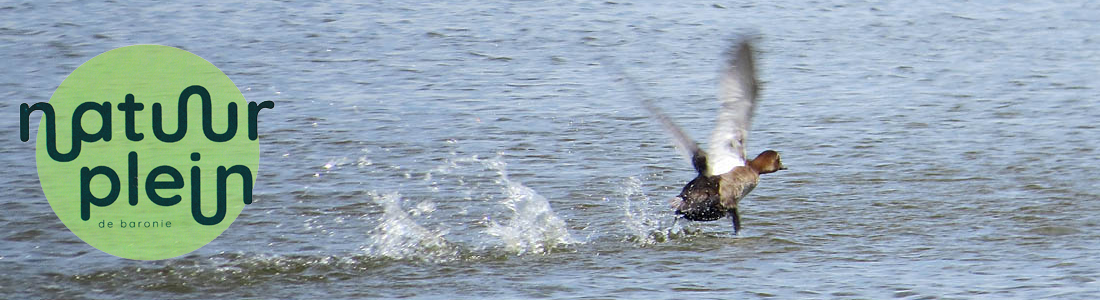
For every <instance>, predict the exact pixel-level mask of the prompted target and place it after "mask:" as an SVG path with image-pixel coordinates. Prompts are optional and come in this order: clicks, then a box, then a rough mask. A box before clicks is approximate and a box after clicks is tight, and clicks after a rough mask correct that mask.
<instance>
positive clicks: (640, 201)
mask: <svg viewBox="0 0 1100 300" xmlns="http://www.w3.org/2000/svg"><path fill="white" fill-rule="evenodd" d="M619 194H621V195H622V203H621V205H620V207H622V209H623V217H624V218H623V225H625V226H626V228H627V230H629V231H630V233H631V234H632V236H629V237H627V240H630V241H634V242H637V243H639V244H642V245H651V244H655V243H663V242H665V241H667V240H668V239H670V238H674V237H676V236H680V235H682V234H683V233H685V231H684V229H683V228H682V227H680V225H679V223H678V222H673V218H674V217H673V216H672V215H671V214H668V213H664V211H667V208H666V207H665V206H664V205H654V204H653V203H652V201H650V198H649V196H646V195H645V193H643V192H642V181H641V180H640V179H638V178H636V177H633V176H631V177H629V178H627V179H626V180H624V181H623V184H622V185H620V186H619ZM662 219H667V221H666V222H662ZM669 222H671V223H673V224H672V225H670V226H669V225H666V224H667V223H669Z"/></svg>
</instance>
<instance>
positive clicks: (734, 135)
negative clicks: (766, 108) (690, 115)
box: [707, 37, 757, 176]
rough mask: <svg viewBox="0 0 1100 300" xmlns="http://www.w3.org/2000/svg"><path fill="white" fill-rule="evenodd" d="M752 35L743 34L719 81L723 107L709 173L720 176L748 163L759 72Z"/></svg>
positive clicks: (711, 144)
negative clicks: (749, 137) (748, 140)
mask: <svg viewBox="0 0 1100 300" xmlns="http://www.w3.org/2000/svg"><path fill="white" fill-rule="evenodd" d="M749 39H750V38H749V37H741V38H740V39H739V40H738V41H737V42H736V43H735V44H734V45H733V48H731V49H730V50H729V52H728V53H727V54H726V55H727V56H728V60H729V61H728V63H727V65H726V66H725V68H724V69H723V72H722V75H721V78H720V79H719V81H718V99H719V100H721V102H722V108H721V109H720V110H719V112H718V122H717V124H715V127H714V131H712V132H711V135H710V141H709V143H707V144H708V147H707V175H710V176H714V175H721V174H724V173H726V172H729V171H730V170H733V168H735V167H739V166H744V165H745V139H747V138H748V135H749V126H750V125H751V124H752V113H753V109H754V106H755V103H756V90H757V85H756V71H755V69H754V66H753V64H754V63H753V57H752V47H751V46H750V45H749Z"/></svg>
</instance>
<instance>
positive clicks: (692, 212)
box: [643, 37, 786, 235]
mask: <svg viewBox="0 0 1100 300" xmlns="http://www.w3.org/2000/svg"><path fill="white" fill-rule="evenodd" d="M750 39H751V37H740V38H738V39H737V41H736V42H735V43H734V45H733V47H732V48H731V49H730V50H729V51H728V52H727V53H726V55H727V56H728V58H727V63H726V66H724V68H723V70H722V72H721V78H720V79H719V82H718V88H719V94H718V99H719V100H721V102H722V108H721V109H720V110H719V113H718V122H717V124H716V126H715V128H714V130H713V131H712V132H711V135H710V142H709V148H707V151H706V152H704V151H703V150H702V149H700V148H699V145H698V144H697V143H695V141H694V140H692V139H691V138H690V137H688V136H687V134H685V133H684V131H683V130H682V129H680V127H679V126H677V125H676V124H675V123H673V122H672V120H671V119H669V118H668V116H666V115H665V114H664V113H662V112H661V110H660V109H658V108H657V107H656V106H655V105H654V104H653V103H652V102H651V101H650V100H648V99H647V100H644V101H643V104H644V106H645V107H646V109H648V110H649V111H650V112H651V113H652V114H653V115H654V117H655V118H656V119H657V120H659V121H660V122H661V125H663V127H664V129H665V130H666V131H668V132H669V134H670V135H671V136H672V138H673V141H674V142H675V144H676V146H677V148H679V149H680V150H681V151H682V152H685V154H688V155H690V157H691V163H692V165H693V166H694V167H695V171H696V172H698V175H697V176H696V177H695V179H692V180H691V182H688V184H687V185H686V186H684V189H683V190H682V191H681V192H680V195H678V196H676V198H674V199H673V200H672V206H673V208H674V209H675V210H676V214H677V215H680V216H681V217H682V218H684V219H688V220H691V221H714V220H717V219H721V218H722V217H726V216H728V217H730V219H732V220H733V232H734V234H735V235H736V234H738V232H740V231H741V218H740V215H739V214H738V212H737V203H738V202H739V201H741V199H742V198H744V197H745V196H747V195H748V194H749V192H751V191H752V189H753V188H755V187H756V184H757V182H759V180H760V174H767V173H772V172H775V171H779V170H784V169H786V168H785V167H783V163H782V162H781V161H780V160H779V153H778V152H775V151H772V150H767V151H764V152H762V153H760V154H759V155H757V156H756V158H753V159H752V160H747V159H746V155H745V139H746V137H747V136H748V132H749V125H750V123H751V120H752V113H753V108H754V106H755V105H754V104H755V102H756V96H757V84H756V74H755V70H754V67H753V54H752V46H751V45H750Z"/></svg>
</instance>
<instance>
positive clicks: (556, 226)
mask: <svg viewBox="0 0 1100 300" xmlns="http://www.w3.org/2000/svg"><path fill="white" fill-rule="evenodd" d="M482 163H483V164H485V166H486V167H489V168H491V169H493V170H496V172H497V174H498V175H499V177H500V178H499V180H498V182H499V183H500V184H501V185H503V186H504V187H503V189H504V192H505V193H504V196H505V197H504V199H503V200H501V201H500V204H502V205H504V207H506V208H508V210H509V211H510V212H511V216H510V217H509V218H508V219H507V220H506V221H505V222H504V224H500V223H498V222H496V221H494V220H492V219H490V218H488V217H486V220H485V222H487V224H488V226H489V228H488V229H486V230H485V232H486V233H487V234H489V235H492V236H495V237H498V238H500V239H501V241H502V242H504V247H505V249H507V251H509V252H514V253H516V254H520V255H522V254H524V253H550V251H551V250H553V249H554V248H555V247H559V246H564V245H569V244H574V243H576V242H577V241H576V240H574V239H573V236H572V235H571V234H569V229H568V228H567V227H566V225H565V221H563V220H562V219H561V218H559V217H558V216H557V215H556V214H554V210H553V209H551V208H550V202H549V201H547V200H546V198H545V197H543V196H542V195H539V194H538V193H537V192H535V190H533V189H531V188H529V187H527V186H524V185H523V184H520V183H519V182H515V181H512V180H510V179H508V173H507V170H506V169H505V165H506V164H505V163H504V161H503V160H502V159H501V158H500V157H499V156H498V157H496V158H494V159H488V160H484V161H482Z"/></svg>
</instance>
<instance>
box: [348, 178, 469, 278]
mask: <svg viewBox="0 0 1100 300" xmlns="http://www.w3.org/2000/svg"><path fill="white" fill-rule="evenodd" d="M371 198H372V200H373V201H374V202H375V203H377V204H379V205H381V206H382V208H383V214H382V217H381V218H380V219H379V221H381V223H380V224H378V226H375V227H374V229H372V230H371V231H370V232H368V236H369V240H368V244H367V246H366V247H364V251H365V252H366V253H367V254H368V255H370V256H374V257H388V258H393V259H416V260H428V261H448V260H453V259H457V258H458V257H459V250H458V249H459V248H458V246H456V245H452V244H451V243H450V242H447V240H446V239H444V238H443V236H444V235H446V234H447V230H446V229H440V230H430V229H428V228H425V227H424V226H420V224H417V223H416V221H414V220H413V219H412V217H411V216H410V215H409V212H406V211H405V210H403V209H402V208H401V202H402V200H401V195H399V194H398V193H396V192H392V193H388V194H385V195H377V194H375V193H373V192H372V193H371ZM432 211H435V205H434V204H432V203H429V202H421V203H419V204H418V205H416V208H414V209H413V210H412V211H411V212H412V213H413V214H414V215H417V216H419V215H422V214H429V213H431V212H432Z"/></svg>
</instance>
